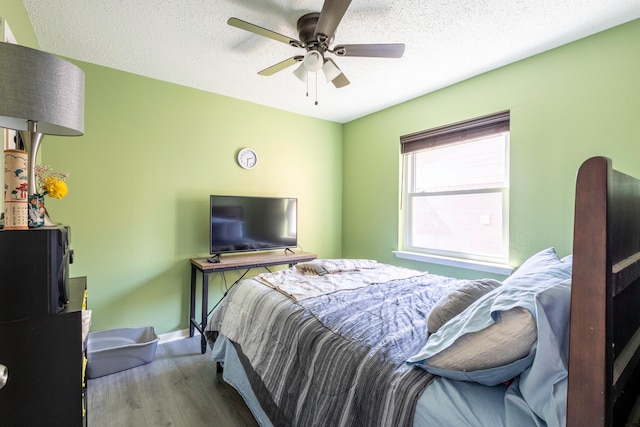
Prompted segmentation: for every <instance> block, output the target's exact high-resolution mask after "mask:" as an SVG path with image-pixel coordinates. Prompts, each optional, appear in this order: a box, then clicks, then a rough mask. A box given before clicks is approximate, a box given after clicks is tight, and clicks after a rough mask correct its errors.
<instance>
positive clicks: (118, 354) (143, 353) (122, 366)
mask: <svg viewBox="0 0 640 427" xmlns="http://www.w3.org/2000/svg"><path fill="white" fill-rule="evenodd" d="M157 346H158V336H157V335H156V331H155V329H154V328H153V327H152V326H148V327H144V328H120V329H108V330H105V331H98V332H91V333H90V334H89V338H88V340H87V377H89V378H97V377H101V376H104V375H109V374H113V373H115V372H120V371H124V370H126V369H131V368H135V367H136V366H140V365H144V364H145V363H149V362H151V361H152V360H153V358H154V357H155V354H156V347H157Z"/></svg>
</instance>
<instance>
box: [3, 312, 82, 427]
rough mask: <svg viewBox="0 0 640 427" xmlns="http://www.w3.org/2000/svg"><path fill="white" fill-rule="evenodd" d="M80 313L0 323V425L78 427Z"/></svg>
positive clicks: (80, 387) (79, 419)
mask: <svg viewBox="0 0 640 427" xmlns="http://www.w3.org/2000/svg"><path fill="white" fill-rule="evenodd" d="M81 316H82V312H81V311H75V312H67V313H60V314H57V315H52V316H41V317H35V318H29V319H26V320H20V321H15V322H6V323H1V324H0V363H2V364H4V365H5V366H7V368H8V372H9V377H8V380H7V383H6V385H5V387H4V388H2V389H0V424H1V425H3V426H65V427H67V426H81V425H82V423H83V419H82V354H83V353H82V326H81V323H82V319H81Z"/></svg>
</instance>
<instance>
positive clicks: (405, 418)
mask: <svg viewBox="0 0 640 427" xmlns="http://www.w3.org/2000/svg"><path fill="white" fill-rule="evenodd" d="M459 284H460V281H458V280H455V279H452V278H447V277H441V276H435V275H429V274H419V275H417V276H415V277H411V278H408V279H399V280H393V281H390V282H387V283H380V284H370V285H368V286H365V287H363V288H360V289H354V290H344V291H338V292H333V293H331V294H327V295H322V296H318V297H314V298H309V299H306V300H303V301H298V302H293V301H292V300H290V299H288V298H287V297H285V296H284V295H282V294H281V293H279V292H277V291H274V290H273V289H270V288H269V287H267V286H264V285H263V284H261V283H259V282H258V281H256V280H245V281H243V282H241V283H239V284H238V285H236V286H235V287H234V288H233V289H232V290H231V292H229V295H228V296H227V297H226V298H225V299H224V300H223V302H222V304H221V305H220V306H219V308H218V309H217V310H216V312H215V313H214V315H213V317H212V319H211V321H210V322H209V325H208V327H207V331H208V332H207V333H206V334H207V336H208V337H209V338H211V337H212V332H213V331H219V332H221V333H222V334H224V335H226V336H227V337H228V338H229V339H230V340H231V341H232V342H233V343H234V346H235V347H236V350H237V351H238V354H239V356H240V359H241V361H242V363H243V366H244V368H245V371H246V373H247V376H248V378H249V381H250V383H251V386H252V389H253V391H254V393H255V394H256V396H257V397H258V400H259V401H260V403H261V406H262V408H263V409H264V411H265V412H266V413H267V415H268V416H269V418H270V419H271V421H272V422H273V424H274V425H278V426H287V425H292V426H313V425H323V426H373V425H376V426H409V425H411V424H412V421H413V413H414V407H415V403H416V401H417V399H418V397H419V396H420V394H421V392H422V390H423V389H424V388H425V387H426V386H427V385H428V384H429V383H430V382H431V380H432V379H433V376H432V375H431V374H429V373H427V372H426V371H424V370H421V369H419V368H416V367H410V366H407V365H406V364H405V363H404V362H405V360H406V359H407V358H408V357H409V356H411V355H413V354H414V353H416V352H417V351H418V350H420V349H421V348H422V346H423V345H424V343H425V342H426V339H427V316H428V313H429V311H430V309H431V307H432V306H433V305H434V304H435V302H437V300H438V299H439V298H440V297H441V296H443V295H444V294H446V293H448V292H449V291H450V290H451V289H452V288H454V287H457V285H459Z"/></svg>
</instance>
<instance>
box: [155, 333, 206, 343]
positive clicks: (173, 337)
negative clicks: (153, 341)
mask: <svg viewBox="0 0 640 427" xmlns="http://www.w3.org/2000/svg"><path fill="white" fill-rule="evenodd" d="M196 335H200V332H199V331H198V330H197V329H195V330H194V331H193V336H196ZM184 338H189V329H182V330H180V331H173V332H168V333H166V334H161V335H158V339H159V340H158V344H164V343H167V342H171V341H177V340H181V339H184Z"/></svg>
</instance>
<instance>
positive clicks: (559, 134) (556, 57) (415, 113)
mask: <svg viewBox="0 0 640 427" xmlns="http://www.w3.org/2000/svg"><path fill="white" fill-rule="evenodd" d="M639 76H640V20H636V21H634V22H631V23H628V24H626V25H622V26H619V27H616V28H613V29H611V30H609V31H605V32H602V33H600V34H596V35H594V36H591V37H588V38H585V39H582V40H579V41H577V42H574V43H571V44H568V45H565V46H563V47H560V48H557V49H554V50H551V51H548V52H546V53H543V54H540V55H537V56H534V57H531V58H528V59H525V60H522V61H520V62H517V63H514V64H512V65H509V66H505V67H503V68H500V69H498V70H495V71H491V72H488V73H485V74H483V75H480V76H478V77H475V78H472V79H469V80H466V81H464V82H462V83H459V84H456V85H453V86H450V87H447V88H445V89H442V90H439V91H437V92H434V93H431V94H428V95H425V96H422V97H420V98H417V99H414V100H411V101H409V102H405V103H403V104H401V105H398V106H394V107H391V108H389V109H387V110H384V111H380V112H378V113H375V114H371V115H369V116H367V117H364V118H361V119H359V120H355V121H352V122H350V123H348V124H346V125H345V126H344V128H345V129H344V160H343V161H344V174H343V180H344V186H343V206H344V208H343V239H342V242H343V243H342V245H343V246H342V248H343V252H342V254H343V256H345V257H359V258H374V259H377V260H379V261H385V262H389V263H394V264H398V265H404V266H409V267H414V268H419V269H427V270H429V271H431V272H433V273H437V274H449V275H454V276H458V277H478V276H486V275H488V274H487V273H482V272H477V271H471V270H460V269H455V268H446V267H442V266H436V265H429V264H424V263H417V262H409V261H403V260H399V259H397V258H395V257H394V255H393V254H392V252H391V251H393V250H394V249H396V248H397V245H398V235H399V233H398V229H399V213H398V206H399V204H400V196H399V194H400V187H399V182H400V178H399V177H400V175H401V156H400V154H399V137H400V136H401V135H404V134H409V133H413V132H417V131H420V130H424V129H429V128H432V127H436V126H440V125H443V124H448V123H453V122H457V121H460V120H464V119H468V118H473V117H478V116H483V115H486V114H489V113H494V112H498V111H501V110H507V109H508V110H510V111H511V156H510V161H511V173H510V263H511V265H513V266H518V265H519V264H520V263H521V262H522V261H523V260H525V259H526V258H527V257H528V256H530V255H532V254H533V253H535V252H537V251H538V250H540V249H544V248H546V247H549V246H555V247H556V249H557V251H558V252H559V253H560V254H561V255H564V254H568V253H570V252H571V250H572V234H573V203H574V187H575V176H576V172H577V170H578V168H579V166H580V164H581V163H582V162H583V161H584V160H586V159H587V158H589V157H591V156H597V155H604V156H609V157H611V158H612V159H613V164H614V167H615V168H617V169H619V170H621V171H623V172H626V173H628V174H635V175H638V176H640V78H639ZM363 153H366V155H365V156H363V155H362V154H363Z"/></svg>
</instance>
